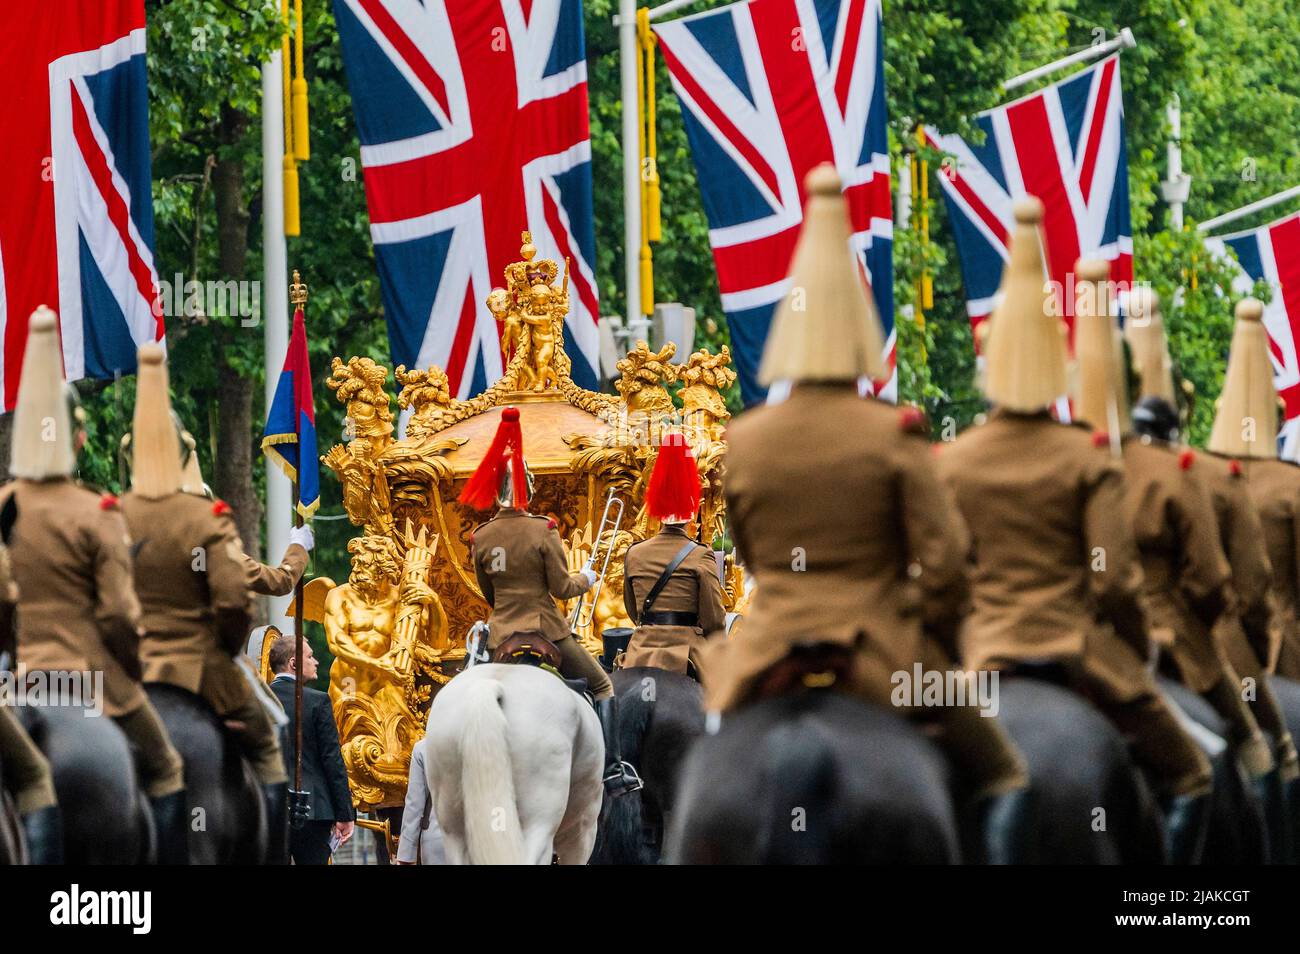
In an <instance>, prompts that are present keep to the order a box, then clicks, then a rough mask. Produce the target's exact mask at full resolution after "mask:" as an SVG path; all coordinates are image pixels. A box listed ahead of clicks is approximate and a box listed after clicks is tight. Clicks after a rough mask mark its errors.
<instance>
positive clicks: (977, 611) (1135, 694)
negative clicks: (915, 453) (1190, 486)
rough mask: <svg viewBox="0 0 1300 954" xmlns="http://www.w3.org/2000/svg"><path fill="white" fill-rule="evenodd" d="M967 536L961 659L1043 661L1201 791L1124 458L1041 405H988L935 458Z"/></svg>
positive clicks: (1166, 786)
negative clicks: (1149, 621) (1145, 586)
mask: <svg viewBox="0 0 1300 954" xmlns="http://www.w3.org/2000/svg"><path fill="white" fill-rule="evenodd" d="M939 464H940V472H941V473H942V475H943V477H944V479H945V480H946V481H947V482H948V484H949V486H951V487H952V488H953V491H954V493H955V495H956V499H957V504H958V507H959V508H960V509H961V512H962V514H963V516H965V518H966V522H967V525H968V526H969V528H970V535H971V538H972V540H973V544H974V545H973V548H972V556H973V560H974V580H973V596H974V601H973V602H974V609H973V611H972V612H971V614H970V616H968V617H967V618H966V622H965V625H964V626H963V629H962V647H963V650H964V661H965V662H966V664H967V665H968V666H970V667H971V668H985V667H988V668H995V669H996V668H1011V667H1014V666H1015V664H1017V663H1038V662H1053V663H1057V664H1059V665H1060V666H1061V668H1062V669H1063V671H1064V672H1065V674H1066V677H1067V679H1068V680H1069V683H1070V685H1071V686H1072V687H1073V688H1074V689H1075V690H1076V691H1077V692H1079V693H1080V694H1082V695H1084V696H1086V697H1088V698H1089V699H1091V700H1092V701H1093V702H1094V703H1095V704H1096V705H1097V706H1098V708H1100V709H1101V710H1102V711H1103V712H1104V713H1105V714H1106V716H1107V717H1108V718H1109V719H1110V720H1111V722H1112V724H1114V725H1115V726H1116V727H1117V728H1118V729H1119V730H1120V731H1121V732H1122V733H1124V734H1125V735H1127V736H1129V737H1130V740H1131V743H1132V745H1133V748H1134V754H1135V755H1136V757H1137V758H1138V759H1139V760H1140V761H1141V762H1142V763H1143V764H1145V765H1146V766H1147V767H1148V768H1150V769H1151V770H1152V771H1153V772H1154V773H1155V775H1156V776H1157V779H1158V783H1159V786H1160V788H1161V790H1162V791H1164V792H1166V793H1169V794H1173V795H1181V794H1193V793H1197V794H1199V793H1203V792H1206V791H1208V790H1209V788H1210V784H1211V777H1212V773H1211V770H1210V764H1209V761H1208V760H1207V759H1206V757H1205V756H1204V754H1202V752H1201V751H1200V749H1199V748H1198V747H1197V746H1196V743H1195V742H1194V741H1192V739H1191V737H1190V736H1188V735H1187V733H1186V731H1185V730H1184V729H1183V728H1182V727H1181V725H1180V724H1179V722H1178V720H1177V718H1176V717H1175V716H1174V714H1173V712H1172V711H1171V710H1170V708H1169V707H1168V706H1167V705H1166V703H1165V702H1164V699H1163V698H1162V697H1161V696H1160V694H1159V692H1158V690H1157V688H1156V684H1155V681H1154V679H1153V678H1152V676H1151V673H1150V672H1149V671H1148V670H1147V668H1146V665H1145V661H1146V660H1147V658H1148V657H1149V655H1150V646H1149V643H1148V636H1147V628H1146V620H1145V617H1144V614H1143V611H1142V606H1141V601H1140V598H1139V594H1140V592H1141V586H1142V570H1141V564H1140V561H1139V557H1138V553H1137V546H1136V545H1135V543H1134V538H1133V533H1132V531H1131V530H1130V528H1129V526H1128V524H1127V521H1126V510H1125V484H1124V476H1123V470H1122V468H1121V465H1120V463H1119V462H1118V461H1116V460H1115V459H1113V458H1112V457H1111V454H1110V451H1109V441H1108V440H1107V439H1106V438H1105V435H1097V436H1096V437H1094V436H1093V435H1090V434H1089V433H1088V432H1087V431H1086V430H1084V429H1082V428H1080V427H1071V426H1066V425H1062V424H1058V423H1056V422H1055V421H1053V420H1052V419H1051V417H1050V416H1049V415H1048V414H1047V413H1046V412H1044V413H1041V414H1013V413H1009V412H1002V411H999V412H995V413H994V414H992V415H991V416H990V418H989V421H988V422H987V423H986V424H984V425H982V426H980V427H975V428H971V429H970V430H968V431H966V432H965V433H964V434H963V435H962V436H961V437H959V438H958V439H957V441H956V442H955V443H954V444H952V445H951V446H949V447H947V448H946V449H945V450H944V452H943V453H942V454H941V455H940V457H939Z"/></svg>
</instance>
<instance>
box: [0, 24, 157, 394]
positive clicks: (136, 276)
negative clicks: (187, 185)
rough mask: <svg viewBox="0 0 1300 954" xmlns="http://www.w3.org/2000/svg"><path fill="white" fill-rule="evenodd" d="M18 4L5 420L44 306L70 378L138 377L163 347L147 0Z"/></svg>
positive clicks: (0, 367) (4, 166)
mask: <svg viewBox="0 0 1300 954" xmlns="http://www.w3.org/2000/svg"><path fill="white" fill-rule="evenodd" d="M10 7H12V9H9V8H7V9H6V13H7V14H8V16H7V17H6V23H5V29H4V31H3V34H0V83H2V84H3V87H4V91H5V93H4V96H3V97H0V129H3V130H4V131H5V145H4V148H3V149H0V181H3V182H4V184H5V193H4V197H5V200H4V202H3V203H0V327H2V328H3V332H4V360H3V362H2V363H0V379H2V380H3V393H4V407H5V410H10V409H12V408H13V406H14V402H15V401H16V400H17V396H18V379H19V375H20V373H21V369H22V359H23V350H24V347H25V346H26V341H27V320H28V318H29V317H30V315H31V313H32V311H34V310H35V308H36V306H38V305H41V304H45V305H49V306H50V307H51V308H54V309H56V310H57V311H58V314H59V333H60V336H61V340H62V345H63V366H64V374H65V376H66V377H67V379H68V380H69V381H75V380H77V379H79V378H83V377H96V378H111V377H113V376H114V375H115V374H118V373H121V372H131V371H134V370H135V355H136V348H137V347H138V346H139V345H141V344H144V343H146V342H151V341H161V340H162V337H163V320H162V310H161V306H160V304H159V303H158V297H157V295H158V273H157V270H156V268H155V267H154V256H153V244H154V224H153V196H152V193H151V191H150V181H149V177H150V152H149V113H148V99H147V92H146V89H145V26H144V0H102V2H99V3H80V2H78V0H42V2H40V3H36V2H23V3H16V4H11V5H10Z"/></svg>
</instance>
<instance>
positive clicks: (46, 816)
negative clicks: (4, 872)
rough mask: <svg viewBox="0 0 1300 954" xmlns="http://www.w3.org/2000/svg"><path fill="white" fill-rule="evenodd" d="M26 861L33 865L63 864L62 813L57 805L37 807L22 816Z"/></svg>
mask: <svg viewBox="0 0 1300 954" xmlns="http://www.w3.org/2000/svg"><path fill="white" fill-rule="evenodd" d="M22 821H23V840H24V841H25V842H26V843H27V861H28V863H29V864H33V865H61V864H63V815H62V814H61V813H60V812H59V806H58V805H50V806H47V807H46V808H38V809H36V811H34V812H28V813H27V814H25V815H23V816H22Z"/></svg>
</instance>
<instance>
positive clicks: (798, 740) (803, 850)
mask: <svg viewBox="0 0 1300 954" xmlns="http://www.w3.org/2000/svg"><path fill="white" fill-rule="evenodd" d="M760 761H761V763H762V764H763V770H762V776H761V777H762V788H761V790H760V792H759V793H758V795H759V801H760V804H761V803H766V806H765V814H766V817H767V819H768V824H767V830H766V832H765V833H764V836H763V838H762V846H761V847H760V848H759V858H758V863H759V864H774V865H782V864H784V865H788V864H809V863H823V862H824V861H825V860H826V858H827V849H828V848H829V838H828V836H829V834H830V828H831V825H832V817H831V815H832V808H831V806H832V804H833V803H834V799H835V775H836V772H835V755H834V753H833V752H832V751H831V749H830V746H829V745H828V744H827V739H826V735H825V729H824V728H823V726H822V725H821V724H820V723H819V721H818V716H817V715H816V714H815V713H813V712H804V713H800V714H798V715H796V716H795V718H794V719H793V720H791V721H790V722H786V723H784V724H779V725H777V726H775V727H774V728H772V729H771V730H770V731H769V732H768V734H767V738H766V739H765V740H764V744H763V755H762V757H761V760H760Z"/></svg>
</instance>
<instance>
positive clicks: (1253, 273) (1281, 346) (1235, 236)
mask: <svg viewBox="0 0 1300 954" xmlns="http://www.w3.org/2000/svg"><path fill="white" fill-rule="evenodd" d="M1205 244H1206V245H1207V246H1208V247H1209V248H1210V249H1211V251H1213V252H1218V253H1221V254H1222V253H1223V252H1224V251H1225V248H1231V249H1232V250H1233V251H1234V252H1236V253H1237V262H1238V267H1239V269H1240V277H1239V280H1238V281H1237V282H1236V283H1235V288H1234V290H1236V291H1238V292H1240V293H1241V294H1250V293H1251V291H1252V289H1253V288H1254V285H1255V283H1256V282H1266V283H1267V284H1268V285H1269V287H1270V288H1272V290H1273V297H1272V299H1271V300H1270V301H1269V303H1268V305H1267V306H1266V307H1265V309H1264V327H1265V329H1266V330H1267V331H1268V346H1269V351H1270V352H1271V354H1272V357H1273V383H1274V385H1275V386H1276V387H1277V393H1278V394H1279V395H1281V397H1282V400H1283V401H1284V402H1285V404H1286V415H1285V417H1286V419H1285V421H1284V422H1283V424H1282V431H1281V433H1280V434H1279V435H1278V440H1279V447H1278V452H1279V453H1280V454H1281V455H1282V456H1283V457H1284V458H1286V459H1287V460H1300V354H1298V353H1297V342H1300V213H1296V214H1295V215H1289V216H1287V217H1286V218H1284V219H1279V220H1278V221H1276V222H1272V223H1270V224H1268V225H1265V226H1262V227H1260V228H1257V229H1249V230H1247V231H1244V232H1234V233H1232V234H1231V235H1221V236H1217V237H1215V238H1211V239H1207V240H1206V243H1205ZM1222 257H1223V258H1225V259H1226V258H1228V256H1227V255H1226V254H1223V255H1222Z"/></svg>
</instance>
